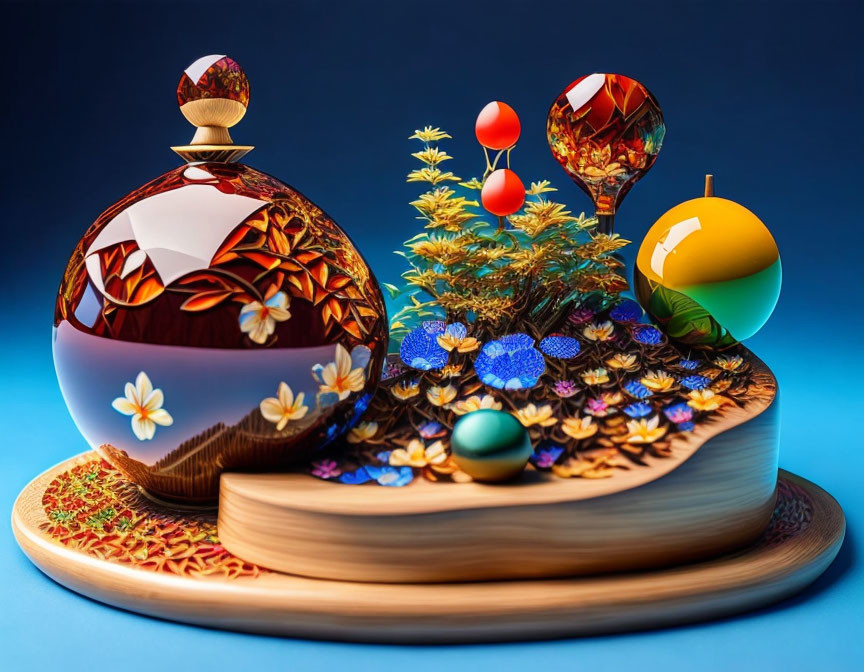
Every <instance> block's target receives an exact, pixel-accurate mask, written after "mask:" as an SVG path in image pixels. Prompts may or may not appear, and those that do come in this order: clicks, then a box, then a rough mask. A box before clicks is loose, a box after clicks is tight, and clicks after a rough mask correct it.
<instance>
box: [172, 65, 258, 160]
mask: <svg viewBox="0 0 864 672" xmlns="http://www.w3.org/2000/svg"><path fill="white" fill-rule="evenodd" d="M177 102H178V104H179V105H180V111H181V112H182V113H183V116H184V117H186V119H187V120H188V121H189V123H190V124H192V125H193V126H195V127H197V130H196V131H195V136H194V137H193V138H192V142H190V143H189V144H188V145H183V146H180V147H172V148H171V149H173V150H174V151H175V152H176V153H177V154H179V155H180V156H182V157H183V158H184V159H186V160H187V161H189V162H198V161H220V162H234V161H237V160H239V159H240V158H241V157H242V156H244V155H245V154H247V153H248V152H250V151H251V150H252V147H251V146H249V145H235V144H234V141H233V140H232V139H231V135H230V133H229V132H228V129H229V128H231V127H232V126H234V125H236V124H237V123H238V122H239V121H240V120H241V119H242V118H243V115H245V114H246V108H247V106H248V105H249V80H248V79H247V78H246V73H245V72H243V68H241V67H240V66H239V65H238V64H237V61H235V60H234V59H232V58H229V57H228V56H225V55H224V54H213V55H210V56H203V57H201V58H199V59H198V60H197V61H195V62H194V63H192V64H191V65H190V66H189V67H188V68H186V69H185V70H184V71H183V74H182V75H181V76H180V83H179V84H178V85H177Z"/></svg>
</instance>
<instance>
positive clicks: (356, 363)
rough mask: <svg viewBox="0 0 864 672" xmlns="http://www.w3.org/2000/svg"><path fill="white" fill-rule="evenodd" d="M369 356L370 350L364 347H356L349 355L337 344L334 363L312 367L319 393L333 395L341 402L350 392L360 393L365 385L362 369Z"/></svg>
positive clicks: (364, 375)
mask: <svg viewBox="0 0 864 672" xmlns="http://www.w3.org/2000/svg"><path fill="white" fill-rule="evenodd" d="M370 355H371V350H369V348H367V347H366V346H365V345H358V346H357V347H356V348H354V350H353V351H352V352H351V354H350V355H349V354H348V351H347V350H346V349H345V348H344V347H343V346H342V345H341V344H338V345H337V346H336V355H335V357H334V358H333V360H334V361H332V362H330V363H329V364H328V365H327V366H322V365H321V364H316V365H315V366H313V367H312V375H313V376H314V377H315V379H316V380H317V381H318V382H319V383H320V390H319V391H320V393H321V394H334V395H336V396H337V397H338V399H339V401H342V400H343V399H346V398H347V397H348V395H349V394H351V393H352V392H360V391H361V390H362V389H363V387H364V386H365V385H366V374H365V372H364V369H365V368H366V365H367V364H368V362H369V357H370Z"/></svg>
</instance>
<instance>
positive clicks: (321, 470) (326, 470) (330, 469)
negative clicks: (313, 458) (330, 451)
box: [312, 460, 342, 480]
mask: <svg viewBox="0 0 864 672" xmlns="http://www.w3.org/2000/svg"><path fill="white" fill-rule="evenodd" d="M341 474H342V470H341V469H340V468H339V463H338V462H337V461H336V460H321V461H320V462H313V463H312V475H313V476H317V477H318V478H323V479H325V480H327V479H329V478H336V477H337V476H340V475H341Z"/></svg>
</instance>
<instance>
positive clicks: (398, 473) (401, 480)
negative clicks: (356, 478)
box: [364, 465, 414, 488]
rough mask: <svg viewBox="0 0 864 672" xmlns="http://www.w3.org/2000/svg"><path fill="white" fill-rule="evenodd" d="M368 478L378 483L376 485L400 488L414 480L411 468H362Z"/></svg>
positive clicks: (368, 466)
mask: <svg viewBox="0 0 864 672" xmlns="http://www.w3.org/2000/svg"><path fill="white" fill-rule="evenodd" d="M364 469H366V471H367V473H368V474H369V476H371V477H372V478H374V479H375V480H376V481H378V485H386V486H388V487H396V488H400V487H402V486H403V485H408V484H409V483H410V482H411V481H412V480H414V470H413V469H412V468H411V467H390V466H385V467H373V466H371V465H367V466H366V467H364Z"/></svg>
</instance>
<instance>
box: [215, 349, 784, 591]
mask: <svg viewBox="0 0 864 672" xmlns="http://www.w3.org/2000/svg"><path fill="white" fill-rule="evenodd" d="M754 367H756V368H757V371H756V377H757V379H758V381H759V382H760V384H762V385H763V386H764V387H765V388H766V389H770V390H772V391H773V390H774V389H775V381H774V378H773V376H772V375H771V373H770V371H768V369H767V367H765V365H764V364H762V363H761V362H759V361H758V360H755V364H754ZM777 414H778V409H777V403H776V401H775V399H774V395H773V392H772V394H770V395H766V396H765V397H763V398H760V399H758V400H754V401H752V402H751V403H749V404H748V405H747V406H746V407H745V408H739V407H729V408H727V409H724V410H723V412H722V413H721V414H719V415H718V417H717V418H716V419H712V420H711V421H710V422H706V423H702V424H701V425H699V426H697V427H696V429H695V430H694V431H693V432H688V433H681V434H680V435H678V436H677V437H676V438H675V439H673V441H672V445H671V450H672V456H671V457H667V458H658V459H654V460H652V461H649V462H648V463H647V464H645V465H638V466H637V465H634V466H633V468H632V469H630V470H628V471H625V472H622V473H617V474H616V475H615V476H614V477H612V478H606V479H593V480H592V479H581V478H560V477H558V476H555V475H553V474H550V473H549V472H539V471H533V470H532V471H526V472H524V473H523V474H522V476H521V477H520V479H519V480H517V481H515V482H511V483H507V484H499V485H494V484H485V483H432V482H429V481H427V480H425V479H416V480H415V481H414V482H413V483H411V484H410V485H409V486H407V487H404V488H382V487H379V486H377V485H374V484H371V485H365V486H356V485H345V484H342V483H338V482H329V481H323V480H319V479H316V478H311V477H310V476H308V475H305V474H290V473H289V474H284V473H282V474H279V473H275V474H241V473H227V474H223V475H222V479H221V487H220V500H219V538H220V540H221V542H222V544H223V545H224V546H225V548H227V549H228V550H229V551H231V552H232V553H233V554H234V555H237V556H238V557H241V558H243V559H244V560H247V561H249V562H253V563H255V564H258V565H261V566H263V567H268V568H270V569H274V570H278V571H282V572H289V573H292V574H302V575H304V576H310V577H315V578H323V579H338V580H346V581H377V582H384V583H400V582H401V583H422V582H450V581H487V580H500V579H526V578H541V577H554V576H574V575H584V574H592V573H595V574H596V573H608V572H611V571H625V570H628V571H629V570H643V569H650V568H656V567H662V566H670V565H677V564H681V563H684V562H692V561H694V560H700V559H703V558H709V557H714V556H716V555H719V554H721V553H727V552H730V551H733V550H736V549H738V548H742V547H744V546H746V545H748V544H751V543H753V542H754V541H755V540H756V539H757V538H758V537H759V535H761V534H762V532H763V531H764V530H765V527H766V526H767V525H768V520H769V519H770V517H771V513H772V511H773V509H774V499H775V487H776V482H777V458H778V452H779V445H778V444H779V428H778V422H777Z"/></svg>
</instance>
